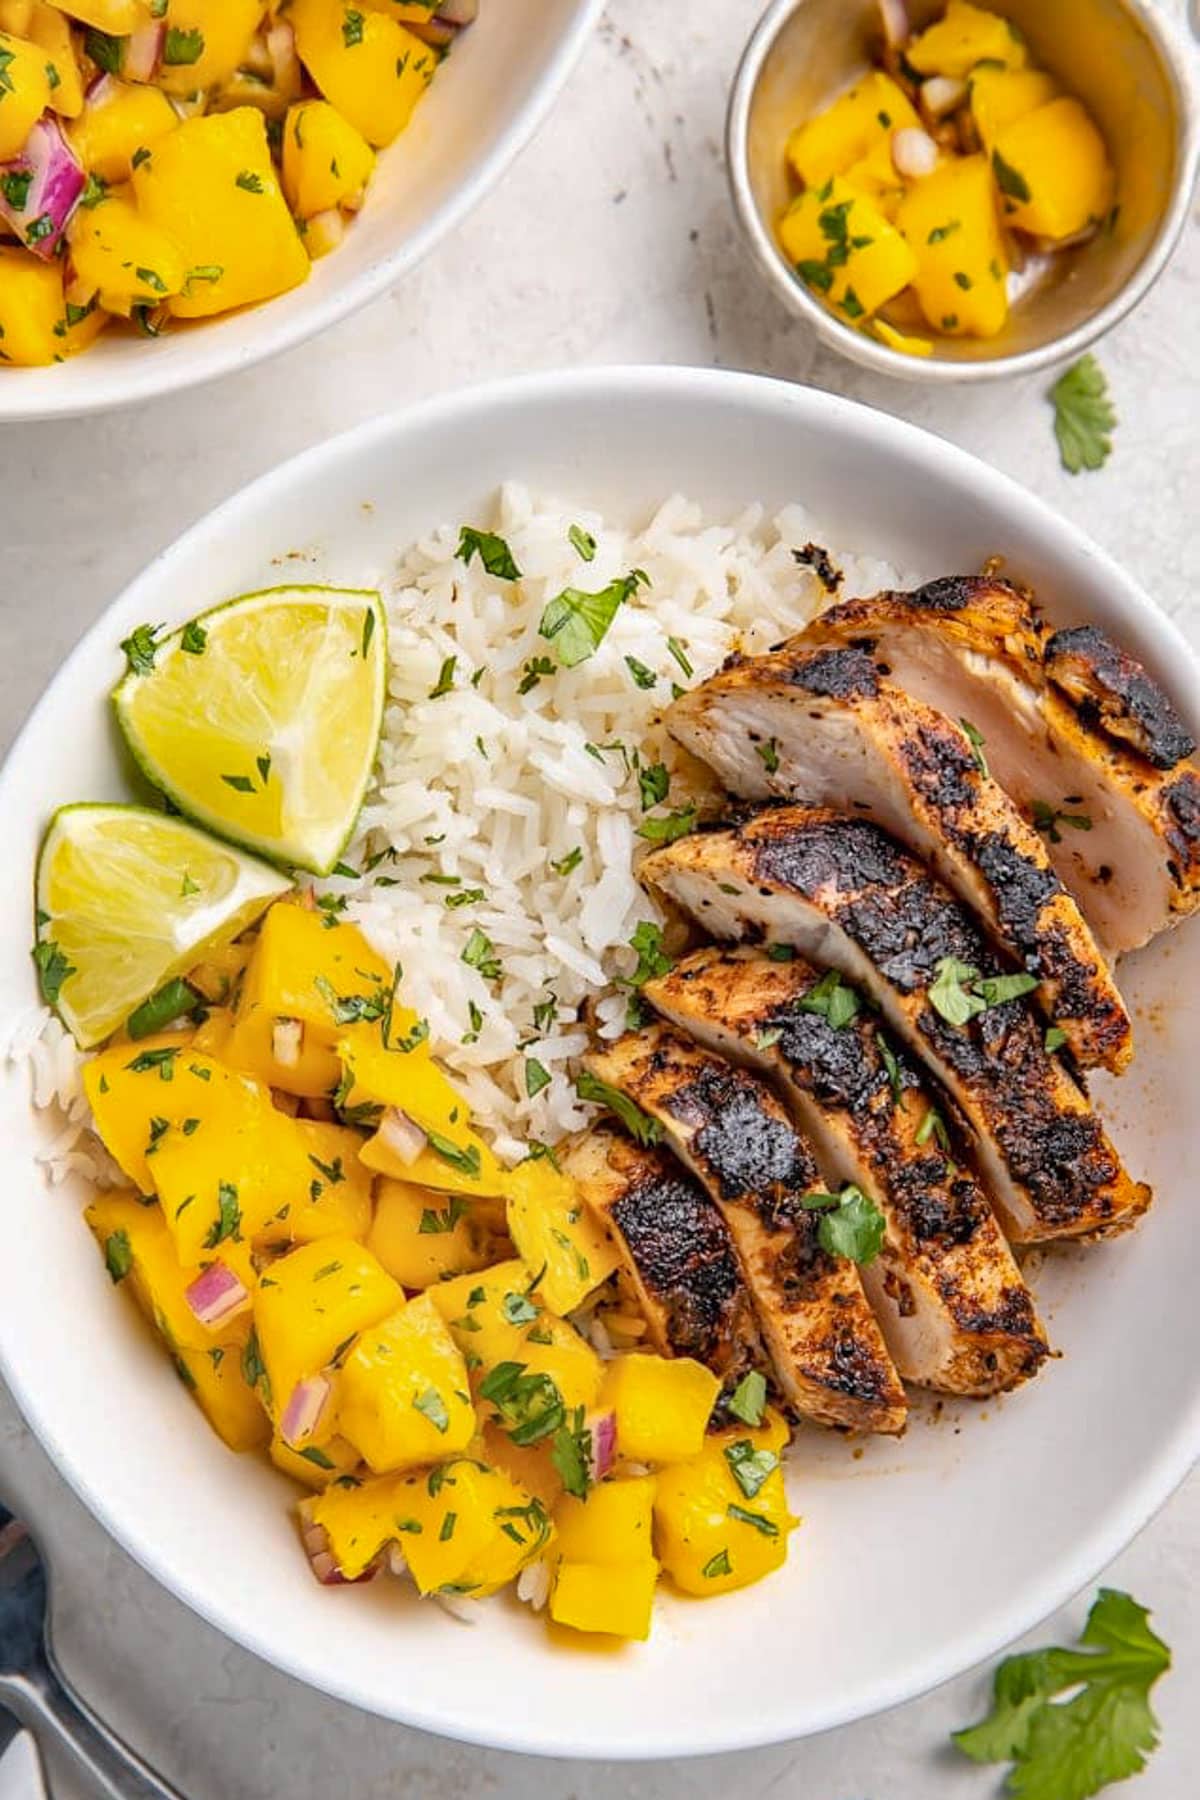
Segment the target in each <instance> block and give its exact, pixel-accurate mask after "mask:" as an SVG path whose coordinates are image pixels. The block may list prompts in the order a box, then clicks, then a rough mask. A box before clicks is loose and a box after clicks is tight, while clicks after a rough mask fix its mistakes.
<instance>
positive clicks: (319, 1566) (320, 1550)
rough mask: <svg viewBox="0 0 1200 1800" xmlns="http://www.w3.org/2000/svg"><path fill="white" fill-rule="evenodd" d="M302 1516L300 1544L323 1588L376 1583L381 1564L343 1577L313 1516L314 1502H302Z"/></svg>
mask: <svg viewBox="0 0 1200 1800" xmlns="http://www.w3.org/2000/svg"><path fill="white" fill-rule="evenodd" d="M296 1510H297V1512H298V1513H299V1515H300V1542H301V1543H302V1544H303V1545H304V1553H305V1555H306V1556H307V1557H308V1560H309V1562H310V1563H311V1565H312V1572H313V1574H314V1575H315V1576H316V1578H317V1580H318V1581H319V1582H320V1583H321V1586H322V1587H354V1586H356V1585H357V1584H358V1583H359V1582H360V1581H374V1579H375V1577H376V1575H378V1573H379V1564H378V1563H377V1562H374V1563H371V1564H370V1565H369V1566H368V1567H367V1568H365V1569H364V1570H363V1572H362V1574H361V1575H355V1576H353V1577H351V1576H349V1575H343V1574H342V1571H341V1570H340V1569H339V1568H338V1566H337V1562H336V1561H335V1559H334V1556H333V1552H332V1551H331V1550H330V1548H329V1537H328V1534H327V1533H326V1530H325V1527H324V1526H323V1525H318V1524H316V1522H315V1521H314V1519H313V1516H312V1501H311V1500H302V1501H301V1502H300V1504H299V1506H298V1507H297V1508H296Z"/></svg>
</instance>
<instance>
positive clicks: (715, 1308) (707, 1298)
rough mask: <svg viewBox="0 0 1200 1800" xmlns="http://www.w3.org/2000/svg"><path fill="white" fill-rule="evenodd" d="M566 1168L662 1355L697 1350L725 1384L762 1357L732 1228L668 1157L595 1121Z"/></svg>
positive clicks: (756, 1365)
mask: <svg viewBox="0 0 1200 1800" xmlns="http://www.w3.org/2000/svg"><path fill="white" fill-rule="evenodd" d="M563 1167H564V1168H565V1169H566V1171H567V1173H568V1174H569V1175H570V1176H571V1177H572V1179H573V1180H574V1181H575V1183H576V1184H577V1186H578V1189H579V1192H580V1194H581V1195H582V1197H583V1200H584V1202H585V1204H586V1205H587V1206H588V1207H589V1208H590V1209H591V1211H592V1212H593V1214H594V1215H595V1216H596V1217H597V1218H598V1219H599V1220H600V1221H601V1223H602V1224H603V1225H605V1226H607V1228H608V1230H609V1232H610V1234H611V1236H612V1239H613V1242H614V1243H615V1244H616V1246H617V1248H618V1249H619V1251H620V1252H621V1256H622V1259H623V1264H624V1270H625V1274H626V1276H627V1278H628V1280H629V1282H630V1284H631V1286H632V1288H633V1290H634V1292H635V1294H636V1295H637V1299H638V1303H639V1305H640V1307H641V1309H642V1312H643V1315H644V1316H645V1319H646V1324H647V1327H648V1330H649V1335H650V1340H651V1342H652V1343H653V1345H654V1348H655V1349H656V1350H657V1351H658V1352H659V1354H660V1355H662V1356H692V1357H695V1359H696V1361H697V1362H702V1363H704V1364H706V1365H707V1367H708V1368H710V1369H711V1370H712V1372H713V1374H714V1375H716V1376H717V1377H719V1379H720V1380H721V1382H722V1383H723V1384H724V1385H726V1386H728V1387H732V1386H735V1385H736V1384H737V1382H738V1381H740V1379H741V1377H742V1376H743V1375H744V1374H746V1372H747V1371H748V1370H749V1369H753V1368H759V1367H764V1366H765V1365H766V1356H765V1353H764V1351H763V1347H762V1340H761V1338H760V1337H759V1333H758V1326H757V1323H756V1322H755V1315H754V1306H753V1303H752V1302H751V1299H750V1295H749V1293H748V1292H747V1289H746V1284H745V1282H744V1281H743V1279H742V1271H741V1267H740V1265H739V1263H738V1259H737V1254H736V1252H735V1250H734V1247H733V1241H732V1239H731V1238H730V1235H729V1229H728V1227H727V1225H726V1224H725V1221H724V1219H723V1218H722V1217H721V1214H720V1211H719V1209H718V1208H717V1207H716V1206H715V1205H714V1203H713V1202H712V1201H711V1200H710V1199H709V1197H708V1195H707V1194H706V1193H705V1192H704V1189H703V1188H702V1187H701V1186H700V1184H699V1183H698V1182H697V1181H695V1180H694V1179H693V1178H692V1176H690V1175H689V1174H688V1173H687V1171H686V1170H685V1169H683V1168H682V1167H681V1166H680V1164H679V1163H678V1162H676V1160H675V1158H674V1157H673V1156H671V1155H669V1154H668V1152H667V1151H665V1150H660V1149H657V1148H645V1147H643V1146H641V1145H639V1144H635V1143H633V1142H632V1140H631V1139H629V1138H627V1137H624V1136H623V1135H622V1134H621V1133H620V1132H618V1131H615V1130H610V1129H607V1128H605V1127H597V1128H596V1129H594V1130H592V1131H589V1132H588V1133H587V1134H586V1136H584V1137H582V1138H579V1139H577V1140H576V1141H575V1142H574V1143H573V1144H572V1145H570V1147H569V1148H568V1149H567V1150H566V1151H565V1152H564V1153H563Z"/></svg>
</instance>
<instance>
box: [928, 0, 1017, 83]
mask: <svg viewBox="0 0 1200 1800" xmlns="http://www.w3.org/2000/svg"><path fill="white" fill-rule="evenodd" d="M904 55H905V58H906V59H907V61H908V62H909V63H911V64H912V66H913V68H914V69H916V70H917V71H918V72H919V73H920V74H922V75H949V76H951V77H952V78H953V79H955V80H959V81H961V80H962V79H963V77H964V76H967V75H969V74H970V72H971V70H972V69H973V68H974V67H975V65H976V63H981V62H988V63H993V62H995V63H1002V64H1003V65H1004V67H1005V68H1006V69H1021V68H1024V66H1025V63H1026V62H1027V60H1028V53H1027V51H1026V49H1025V40H1024V39H1023V38H1022V37H1021V35H1020V33H1019V32H1018V31H1017V29H1016V27H1015V25H1013V24H1011V23H1010V21H1009V20H1008V19H1005V18H1002V17H1001V16H1000V14H999V13H994V12H985V11H984V9H983V8H982V7H981V6H971V5H970V4H969V3H968V0H949V4H948V6H947V7H946V10H945V12H944V13H943V14H942V17H941V18H940V19H937V20H935V22H934V23H933V24H932V25H930V26H929V28H928V30H926V31H923V32H922V33H921V34H920V36H919V37H916V38H914V39H913V40H912V42H911V43H910V44H908V45H906V47H905V51H904Z"/></svg>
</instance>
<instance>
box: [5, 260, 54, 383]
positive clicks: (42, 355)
mask: <svg viewBox="0 0 1200 1800" xmlns="http://www.w3.org/2000/svg"><path fill="white" fill-rule="evenodd" d="M64 309H65V301H64V299H63V281H62V266H61V264H60V263H57V262H43V261H42V260H41V259H40V258H39V257H36V256H30V255H29V253H28V251H25V250H19V249H17V248H16V246H15V245H12V244H0V362H6V363H11V364H12V365H13V366H14V367H17V368H27V369H28V368H37V367H39V366H41V365H44V364H46V363H52V362H57V361H58V360H59V358H60V357H61V356H63V355H64V354H65V350H66V346H65V345H64V343H63V341H62V334H61V331H60V329H59V328H60V327H62V326H63V320H64Z"/></svg>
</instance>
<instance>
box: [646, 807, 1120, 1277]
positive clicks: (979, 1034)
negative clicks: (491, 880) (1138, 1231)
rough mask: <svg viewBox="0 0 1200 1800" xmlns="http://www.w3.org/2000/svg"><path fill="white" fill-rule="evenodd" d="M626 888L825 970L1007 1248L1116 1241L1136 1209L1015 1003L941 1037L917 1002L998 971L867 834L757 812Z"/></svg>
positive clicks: (959, 917)
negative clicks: (894, 1068) (935, 1102)
mask: <svg viewBox="0 0 1200 1800" xmlns="http://www.w3.org/2000/svg"><path fill="white" fill-rule="evenodd" d="M640 873H641V876H642V879H643V880H645V881H646V882H648V883H649V884H650V885H651V886H652V887H654V888H657V889H658V890H659V891H660V892H662V893H664V894H665V895H667V896H669V897H670V898H671V899H672V900H674V901H675V902H676V903H677V904H678V905H679V906H681V907H682V908H683V909H684V910H685V911H686V912H688V913H690V914H691V916H692V917H693V918H694V919H695V920H696V921H697V922H698V923H699V924H700V925H701V926H702V928H703V929H704V930H705V931H706V932H707V933H708V934H709V935H711V936H713V937H718V938H726V939H732V940H734V941H735V942H742V943H769V944H770V943H773V944H777V945H783V946H791V947H794V948H795V949H797V950H799V951H800V952H801V953H802V954H803V955H805V956H807V957H808V958H809V959H810V960H811V961H813V962H816V963H818V964H820V965H821V966H823V967H827V968H836V969H838V970H840V972H841V973H842V974H843V975H844V976H845V977H846V978H847V979H848V980H849V981H851V982H853V983H854V984H855V985H856V986H858V987H859V988H861V989H862V990H863V991H864V992H865V993H867V994H869V995H870V996H871V998H872V999H873V1001H874V1002H875V1003H876V1005H878V1007H879V1008H880V1010H881V1012H882V1014H883V1016H884V1018H885V1020H886V1021H887V1022H888V1023H889V1024H890V1025H891V1027H892V1029H893V1030H894V1031H895V1032H896V1033H897V1034H898V1035H899V1036H900V1037H901V1038H902V1039H903V1040H904V1041H905V1043H906V1044H907V1045H908V1046H909V1049H910V1050H911V1051H912V1052H913V1053H914V1054H915V1056H916V1057H917V1058H918V1060H920V1061H923V1062H924V1063H925V1064H926V1065H927V1066H928V1067H929V1068H930V1069H931V1070H932V1071H933V1073H934V1075H936V1076H937V1078H938V1080H939V1081H940V1082H941V1084H942V1086H943V1087H944V1088H945V1089H946V1090H947V1091H948V1093H949V1094H950V1095H951V1097H952V1099H953V1101H954V1102H955V1104H956V1106H957V1108H958V1110H959V1113H960V1114H961V1116H962V1118H963V1120H964V1121H965V1122H966V1124H967V1126H968V1128H969V1130H970V1132H971V1134H972V1141H973V1147H974V1150H975V1156H976V1161H977V1163H978V1166H979V1167H980V1169H981V1170H982V1172H983V1175H984V1178H985V1183H986V1186H987V1189H988V1192H989V1193H990V1195H991V1197H992V1200H993V1202H994V1204H995V1205H996V1207H997V1209H998V1211H999V1213H1000V1217H1001V1220H1002V1223H1003V1225H1004V1229H1005V1232H1006V1234H1007V1235H1008V1237H1009V1238H1010V1240H1012V1241H1013V1242H1017V1243H1041V1242H1045V1241H1047V1240H1050V1239H1053V1238H1063V1237H1086V1236H1093V1235H1098V1234H1102V1233H1110V1232H1113V1231H1116V1230H1121V1229H1123V1228H1124V1227H1126V1226H1127V1225H1130V1224H1132V1223H1133V1222H1134V1221H1135V1219H1136V1218H1137V1217H1138V1215H1139V1214H1140V1213H1142V1212H1143V1211H1144V1210H1145V1208H1146V1207H1147V1206H1148V1205H1149V1203H1150V1190H1149V1188H1147V1187H1146V1186H1144V1185H1143V1184H1142V1183H1139V1182H1134V1181H1132V1180H1131V1179H1130V1177H1129V1175H1128V1174H1127V1172H1126V1170H1125V1169H1124V1167H1123V1165H1122V1163H1121V1160H1120V1158H1119V1156H1118V1155H1117V1152H1116V1151H1115V1150H1114V1148H1113V1146H1112V1144H1111V1142H1110V1141H1109V1139H1108V1137H1107V1135H1106V1133H1105V1131H1104V1129H1103V1127H1102V1125H1101V1124H1100V1121H1099V1119H1098V1118H1097V1117H1096V1115H1095V1114H1094V1113H1093V1111H1092V1109H1091V1107H1090V1106H1089V1104H1088V1101H1087V1099H1086V1097H1085V1096H1084V1094H1083V1093H1082V1092H1081V1091H1080V1089H1079V1087H1078V1085H1077V1084H1076V1083H1075V1082H1074V1081H1073V1080H1072V1079H1071V1076H1070V1075H1069V1074H1068V1072H1067V1070H1066V1068H1065V1067H1064V1066H1063V1061H1062V1058H1061V1057H1059V1056H1057V1055H1052V1054H1049V1053H1048V1052H1047V1050H1046V1049H1045V1048H1044V1046H1043V1030H1042V1026H1041V1024H1040V1023H1039V1021H1038V1019H1037V1018H1036V1015H1035V1014H1034V1013H1033V1012H1032V1010H1031V1009H1030V1007H1029V1006H1028V1004H1027V1003H1026V1002H1025V1001H1024V1000H1022V999H1013V1000H1008V1001H1005V1002H1004V1003H1003V1004H999V1005H995V1004H994V1005H987V1006H986V1007H985V1009H984V1010H983V1011H981V1012H979V1013H978V1014H977V1016H975V1017H973V1018H971V1019H969V1020H968V1021H967V1022H966V1023H965V1024H963V1025H956V1024H951V1023H950V1022H949V1021H948V1020H947V1019H946V1018H945V1017H944V1015H943V1013H942V1011H941V1010H940V1009H939V1006H938V1004H937V1003H936V1001H935V1000H934V999H932V998H931V990H933V988H934V987H935V986H936V984H937V981H938V977H939V973H941V974H942V975H944V974H945V973H946V968H947V965H946V961H945V959H947V958H953V959H955V962H956V963H958V964H961V965H965V966H966V967H967V968H968V969H972V970H977V971H978V974H979V976H980V977H983V978H988V977H992V976H995V975H999V974H1001V973H1002V972H1003V971H1002V968H1001V965H1000V964H999V962H998V960H997V958H996V957H995V955H994V953H993V952H992V950H991V949H990V947H989V946H988V944H987V943H986V941H985V940H984V938H983V937H982V935H981V933H980V932H979V930H978V928H977V927H976V925H975V923H974V921H973V920H972V919H971V918H970V916H969V915H968V914H967V913H966V912H965V910H964V909H963V908H962V907H961V906H960V905H959V904H958V902H957V901H956V900H955V899H954V897H953V896H952V895H951V894H950V893H948V892H947V890H946V889H945V888H944V887H942V886H941V884H940V883H939V882H937V881H935V880H934V879H933V877H932V876H931V875H929V873H928V872H927V871H926V870H925V869H923V868H922V867H921V865H920V864H919V863H917V862H915V861H914V860H913V858H912V857H910V856H908V855H906V854H905V852H904V851H903V850H902V849H901V848H900V846H899V845H898V844H897V843H895V841H894V840H893V839H891V838H889V837H888V835H887V833H886V832H884V831H881V830H880V829H879V827H878V826H877V825H873V824H871V823H870V822H869V821H867V820H865V819H846V818H844V817H842V816H840V815H839V814H837V813H833V812H830V811H828V810H825V809H821V808H811V807H800V806H781V807H776V808H771V809H768V810H767V811H765V812H762V813H759V814H757V815H756V816H755V817H754V818H751V819H749V820H747V821H746V822H745V823H744V824H742V825H740V826H737V827H734V828H732V829H729V830H720V831H711V832H699V833H696V834H694V835H693V836H691V837H686V838H681V839H680V840H679V841H678V842H677V843H674V844H671V845H668V846H666V847H664V848H663V849H661V850H656V851H654V852H653V853H652V855H650V856H649V857H647V858H646V859H645V861H644V862H643V863H642V865H641V869H640Z"/></svg>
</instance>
